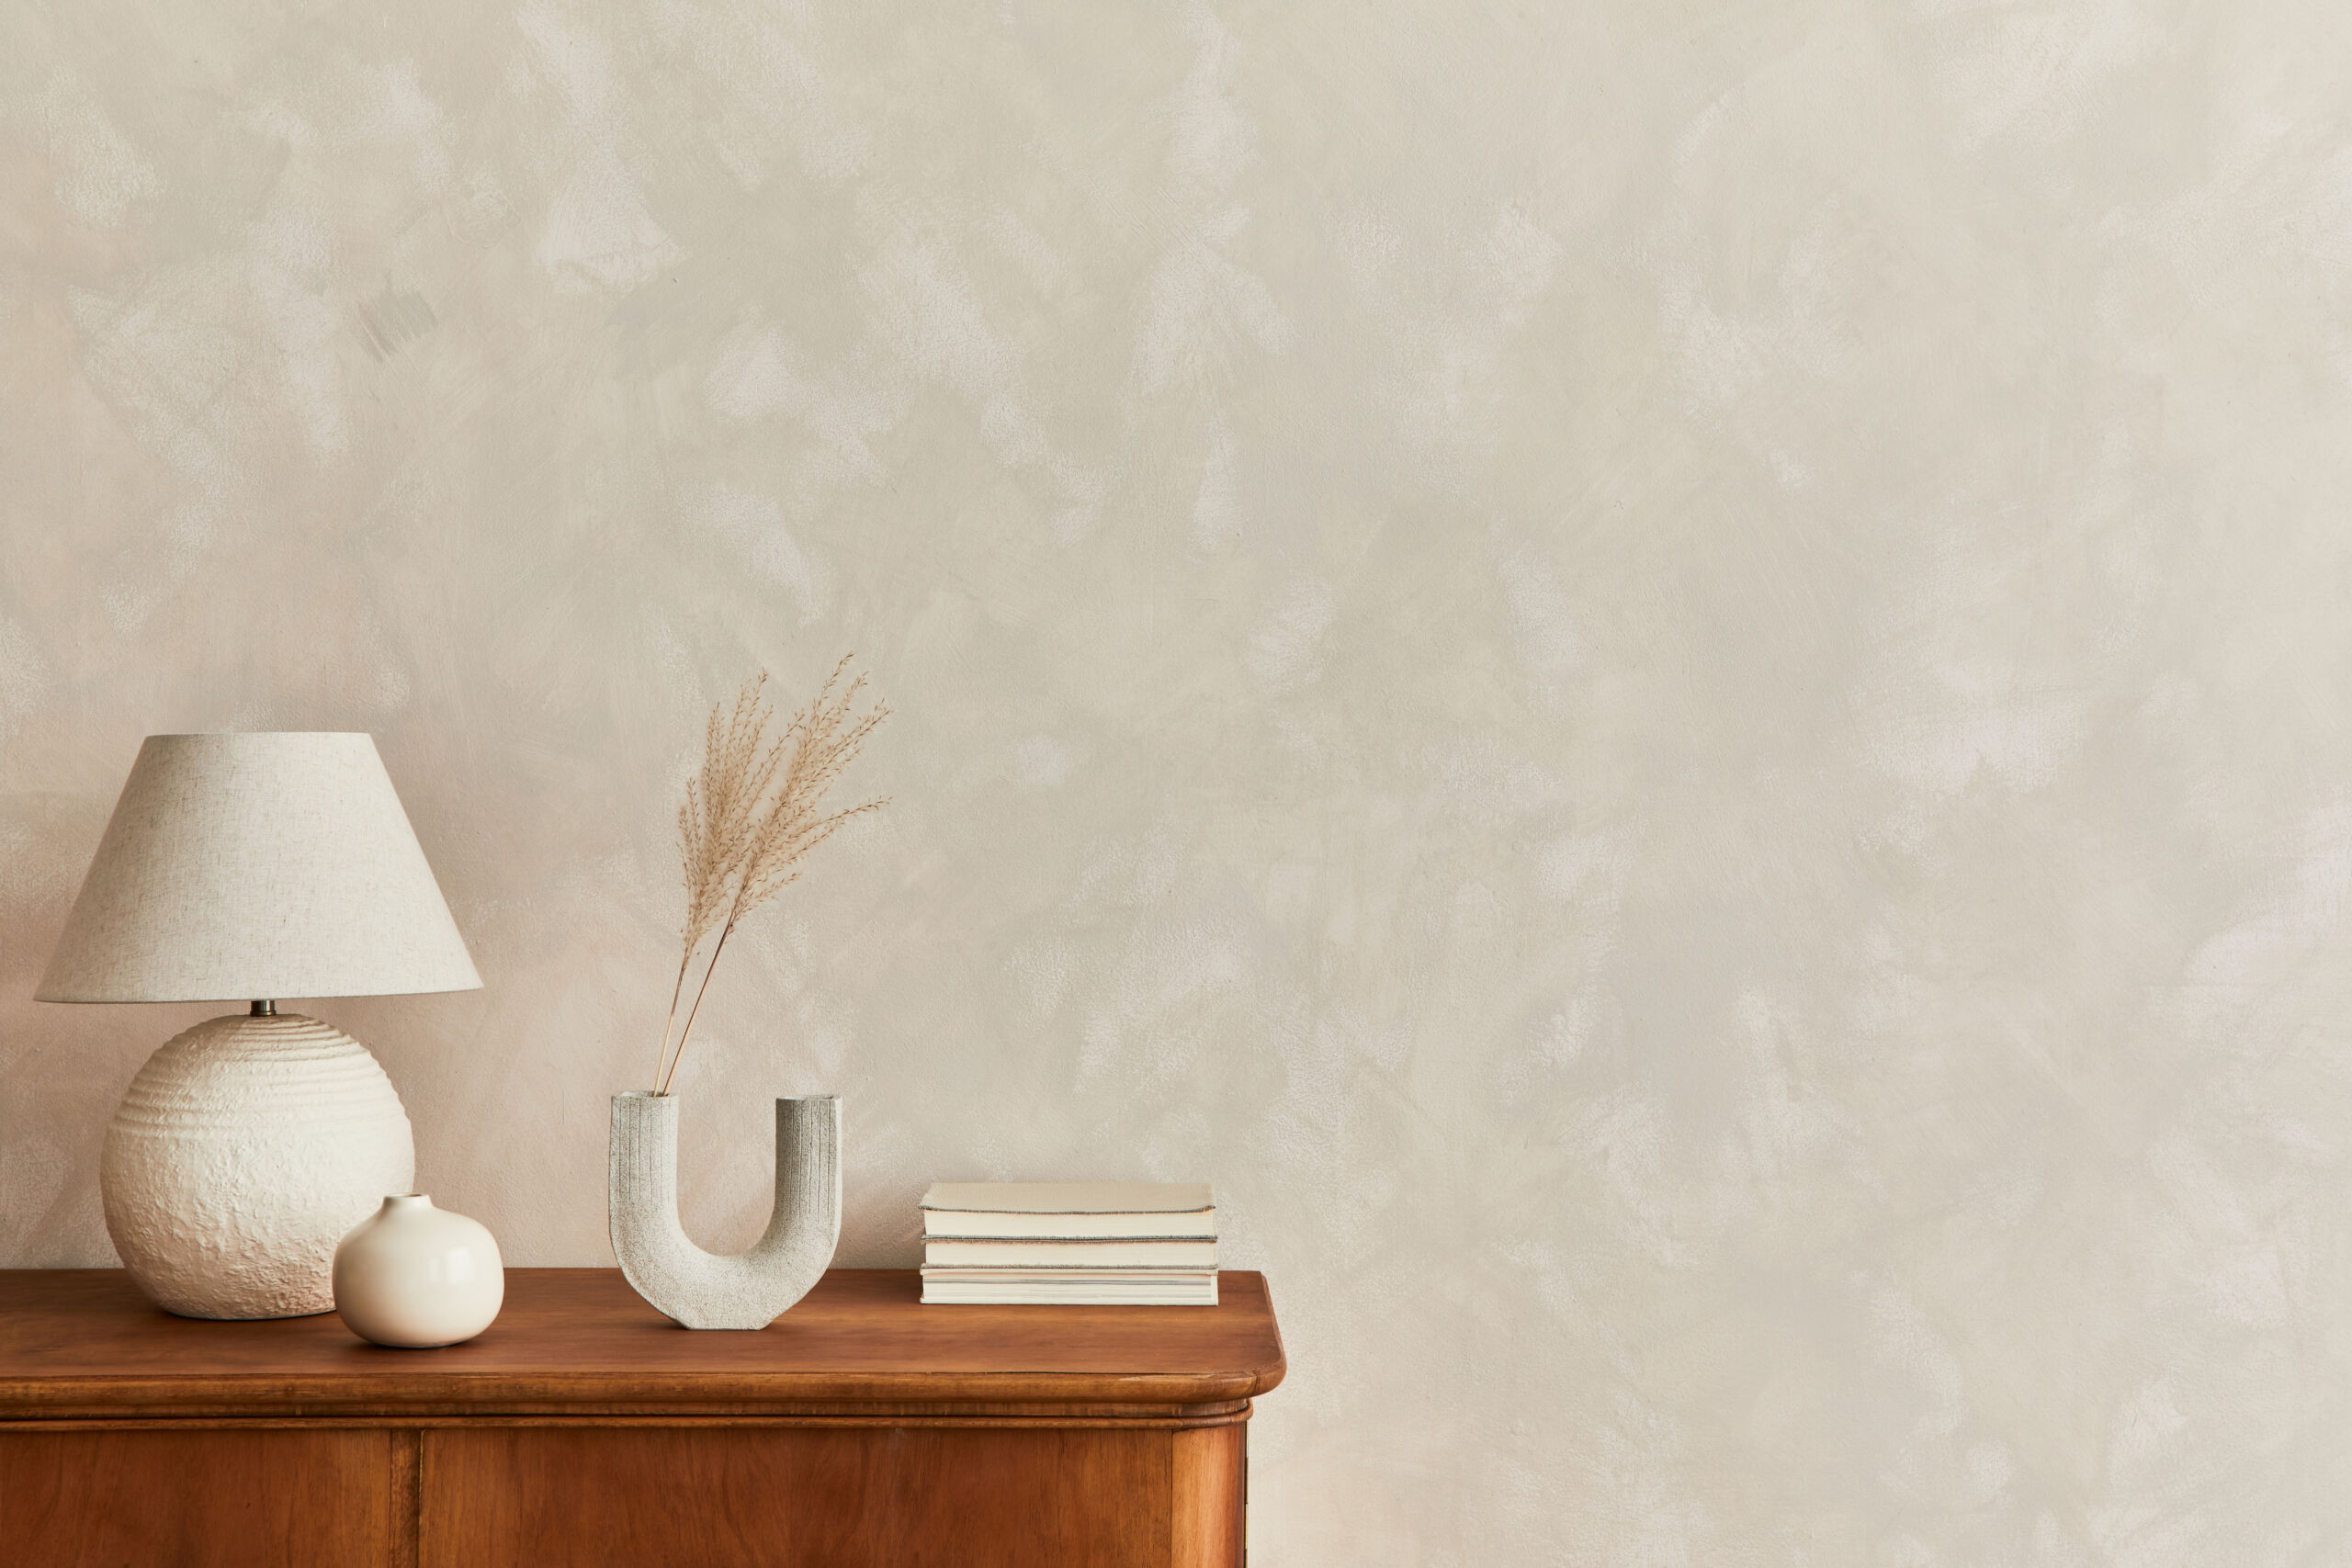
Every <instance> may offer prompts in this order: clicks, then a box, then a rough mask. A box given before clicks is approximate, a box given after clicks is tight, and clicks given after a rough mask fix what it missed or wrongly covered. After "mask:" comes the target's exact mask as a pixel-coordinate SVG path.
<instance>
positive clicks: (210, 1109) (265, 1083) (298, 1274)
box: [98, 1013, 416, 1318]
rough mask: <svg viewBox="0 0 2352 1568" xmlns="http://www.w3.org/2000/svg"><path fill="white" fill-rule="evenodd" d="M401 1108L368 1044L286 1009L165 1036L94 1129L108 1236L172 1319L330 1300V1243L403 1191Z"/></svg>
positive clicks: (406, 1171)
mask: <svg viewBox="0 0 2352 1568" xmlns="http://www.w3.org/2000/svg"><path fill="white" fill-rule="evenodd" d="M415 1174H416V1156H415V1146H414V1144H413V1141H412V1139H411V1135H410V1132H409V1124H408V1114H407V1112H406V1111H402V1110H401V1097H400V1096H399V1094H397V1093H396V1092H394V1090H393V1089H392V1084H391V1080H390V1078H388V1077H385V1076H384V1069H383V1068H381V1067H379V1066H377V1065H376V1058H375V1057H373V1056H371V1055H368V1050H367V1047H365V1046H363V1045H361V1044H360V1043H359V1042H357V1041H356V1040H354V1039H353V1038H351V1036H349V1035H348V1034H345V1033H344V1032H342V1031H341V1030H339V1029H336V1028H334V1027H333V1026H332V1025H329V1024H325V1023H322V1022H320V1021H318V1020H317V1019H315V1018H304V1017H302V1016H301V1015H300V1014H299V1013H284V1014H279V1015H277V1016H276V1017H269V1018H254V1017H246V1016H242V1015H240V1016H232V1017H228V1018H216V1019H212V1020H209V1021H207V1022H204V1023H199V1024H198V1025H197V1026H196V1027H195V1028H194V1029H191V1030H188V1031H187V1032H185V1033H182V1034H179V1035H176V1036H175V1037H174V1038H173V1039H172V1040H171V1041H170V1042H169V1043H166V1044H165V1045H164V1048H163V1049H162V1050H160V1051H157V1052H156V1053H155V1054H154V1055H153V1056H150V1057H149V1058H148V1059H147V1065H146V1066H143V1067H141V1068H140V1069H139V1076H138V1077H135V1078H133V1079H131V1081H130V1092H129V1093H128V1094H126V1095H124V1096H123V1100H122V1104H121V1106H120V1108H119V1109H118V1110H117V1111H115V1114H114V1122H113V1124H112V1125H110V1126H109V1127H108V1128H107V1140H106V1149H105V1152H104V1154H103V1155H102V1156H100V1158H99V1165H98V1185H99V1190H100V1193H101V1195H102V1197H103V1199H104V1201H105V1205H106V1216H107V1235H111V1236H112V1237H113V1238H114V1246H115V1250H116V1251H117V1252H119V1253H120V1254H121V1255H122V1261H123V1263H124V1265H125V1266H126V1267H127V1268H128V1269H130V1276H131V1278H132V1279H133V1280H137V1281H138V1282H139V1285H140V1288H141V1289H142V1290H144V1291H145V1292H147V1293H148V1294H149V1295H150V1296H153V1298H154V1299H155V1301H156V1303H158V1304H159V1305H161V1306H163V1307H164V1309H165V1310H167V1311H170V1312H175V1313H178V1314H181V1315H182V1316H185V1317H228V1318H253V1317H300V1316H303V1315H305V1314H310V1313H319V1312H329V1311H332V1310H333V1309H334V1275H333V1270H334V1249H335V1244H336V1243H337V1242H339V1241H341V1240H342V1239H343V1237H344V1235H345V1233H346V1232H348V1231H349V1230H350V1229H351V1228H352V1227H353V1226H355V1225H356V1224H359V1222H360V1221H362V1220H364V1219H366V1218H367V1217H368V1215H369V1214H371V1213H375V1212H376V1209H377V1206H378V1205H379V1204H380V1203H381V1202H382V1201H384V1199H385V1197H386V1196H387V1195H388V1194H390V1193H394V1192H406V1191H408V1190H410V1188H411V1187H412V1185H413V1182H414V1179H415Z"/></svg>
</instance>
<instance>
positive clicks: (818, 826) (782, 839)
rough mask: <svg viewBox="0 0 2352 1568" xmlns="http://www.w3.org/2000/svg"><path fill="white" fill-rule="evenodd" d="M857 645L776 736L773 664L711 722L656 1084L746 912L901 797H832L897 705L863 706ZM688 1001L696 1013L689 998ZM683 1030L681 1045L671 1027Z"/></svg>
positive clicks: (670, 1068) (695, 795) (685, 836)
mask: <svg viewBox="0 0 2352 1568" xmlns="http://www.w3.org/2000/svg"><path fill="white" fill-rule="evenodd" d="M849 664H850V656H849V655H847V654H844V655H842V660H841V662H840V663H838V664H836V665H834V666H833V672H832V673H831V675H829V676H827V677H826V678H825V684H824V687H823V689H821V690H820V691H819V692H818V694H817V695H816V696H815V698H814V699H812V700H811V701H810V702H809V705H807V706H806V707H803V708H801V709H799V710H798V711H797V712H796V713H795V714H794V715H793V716H792V717H791V718H790V719H789V720H787V721H786V724H785V727H784V730H783V732H782V733H781V734H779V735H778V736H776V737H775V739H773V740H771V739H769V738H768V728H769V726H770V725H771V724H773V723H774V722H775V711H774V709H772V708H771V707H770V706H769V705H768V700H767V680H768V678H767V672H766V671H761V672H760V674H759V675H757V676H756V677H754V678H753V679H752V680H750V681H747V682H744V685H743V689H742V690H741V692H739V693H738V694H736V697H735V704H734V706H733V707H732V708H731V709H730V708H729V706H728V705H726V704H724V703H721V704H719V705H717V706H715V707H713V708H712V709H711V710H710V720H709V722H708V723H707V725H706V726H705V727H704V729H703V754H702V766H701V768H699V769H698V770H696V772H695V776H694V777H693V778H691V779H689V780H687V781H686V803H685V804H684V806H682V807H679V808H678V844H679V849H680V852H681V858H682V859H683V861H684V870H685V881H686V919H685V925H684V938H685V941H684V952H683V953H681V954H680V955H679V958H678V979H677V983H676V984H675V985H674V986H673V987H671V988H670V1014H669V1017H668V1018H667V1019H666V1020H665V1021H663V1023H662V1050H661V1054H660V1055H659V1056H657V1057H656V1058H655V1061H654V1071H653V1092H654V1093H656V1094H667V1093H669V1092H670V1084H671V1082H672V1081H673V1079H674V1078H676V1077H677V1075H678V1060H679V1058H680V1057H683V1056H684V1055H685V1050H686V1037H687V1036H688V1035H689V1034H691V1033H693V1032H694V1027H695V1014H696V1013H698V1012H700V1011H701V1010H702V999H703V997H704V996H705V995H706V994H707V993H708V991H709V990H710V976H711V973H712V971H713V970H715V969H717V968H718V955H719V954H720V953H724V952H725V951H726V950H727V939H728V938H729V937H730V936H732V935H734V934H735V928H736V926H738V925H739V924H741V922H742V919H743V917H744V916H746V915H749V914H750V913H751V912H752V910H754V909H757V908H759V907H760V906H761V905H763V904H764V903H766V902H767V901H768V900H769V899H771V898H773V897H775V896H776V895H777V894H778V893H781V892H783V891H784V890H785V889H786V887H789V886H792V884H794V883H795V882H797V881H799V880H800V872H801V863H802V862H803V861H805V860H806V859H808V857H809V852H810V851H811V850H813V849H815V848H816V847H817V846H818V845H819V844H821V843H823V842H824V841H825V840H827V839H830V838H831V837H832V836H833V834H834V833H835V832H837V831H839V830H840V829H841V826H842V823H844V822H846V821H848V820H849V819H850V818H853V817H859V816H863V815H864V814H865V813H866V812H868V811H879V810H880V809H881V808H882V807H885V806H888V804H889V799H888V796H876V797H875V798H874V799H872V800H865V801H860V802H859V803H858V804H857V805H855V806H851V807H842V808H841V809H839V810H835V811H826V810H824V809H822V807H823V805H824V798H825V794H826V792H827V791H828V790H830V789H831V787H832V786H833V784H834V783H835V782H836V781H838V780H839V779H840V778H841V776H842V771H843V770H844V769H846V768H847V767H848V766H849V765H850V763H851V762H852V761H854V760H855V759H856V756H857V754H858V752H859V751H860V750H862V749H864V747H865V738H866V737H867V736H869V735H871V734H873V733H874V727H875V726H876V725H877V724H880V723H881V722H882V721H883V720H884V719H886V718H888V717H889V716H890V710H889V708H888V705H885V704H883V703H881V702H879V701H876V703H875V705H873V706H872V707H871V708H869V709H867V710H866V711H865V713H864V714H862V715H861V714H857V713H855V712H854V709H855V708H856V706H857V699H858V696H859V694H861V693H862V692H864V691H865V676H863V675H859V676H856V677H854V679H852V680H850V681H849V682H847V683H846V684H844V683H843V682H842V675H843V674H844V673H846V672H847V671H848V669H849ZM713 931H717V932H718V942H715V943H714V944H713V945H712V947H711V950H710V958H709V961H708V962H707V963H706V964H704V965H703V971H702V982H701V984H700V985H698V986H697V987H695V995H694V1000H693V1001H692V1003H691V1004H687V1003H686V998H685V992H686V976H687V974H688V973H689V972H690V971H691V970H692V969H693V967H694V961H695V953H697V952H698V951H700V949H701V947H702V944H703V942H704V941H705V940H706V939H707V938H708V937H709V936H710V934H711V933H712V932H713ZM682 1004H683V1005H685V1007H686V1019H685V1023H684V1026H683V1027H681V1026H680V1025H679V1023H678V1009H679V1007H680V1006H681V1005H682ZM673 1031H674V1032H675V1033H676V1035H677V1045H676V1049H675V1052H674V1053H673V1050H672V1047H671V1043H670V1036H671V1034H672V1032H673Z"/></svg>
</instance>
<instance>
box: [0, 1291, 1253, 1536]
mask: <svg viewBox="0 0 2352 1568" xmlns="http://www.w3.org/2000/svg"><path fill="white" fill-rule="evenodd" d="M1219 1289H1220V1292H1221V1294H1222V1297H1223V1303H1222V1304H1221V1305H1219V1306H1216V1307H1213V1308H1196V1307H942V1306H933V1307H925V1306H922V1305H921V1304H919V1303H918V1301H917V1299H916V1298H917V1293H918V1285H917V1280H916V1276H915V1275H914V1274H912V1273H911V1272H909V1273H890V1272H883V1271H873V1270H855V1269H849V1270H839V1271H836V1272H834V1273H831V1274H829V1275H827V1276H826V1278H825V1280H824V1281H823V1282H822V1283H821V1284H820V1285H819V1286H818V1288H817V1290H816V1291H814V1292H811V1293H810V1294H809V1297H808V1298H807V1299H806V1300H804V1301H803V1302H802V1303H800V1305H798V1306H797V1307H795V1308H794V1309H793V1310H792V1311H791V1312H790V1313H788V1314H786V1315H785V1317H784V1318H782V1319H781V1320H779V1321H778V1322H777V1323H776V1324H775V1325H772V1326H770V1327H768V1328H766V1329H763V1330H760V1331H758V1332H756V1333H716V1332H711V1333H695V1332H690V1331H688V1330H685V1329H681V1328H678V1327H676V1326H675V1325H673V1324H671V1323H670V1322H669V1321H668V1320H667V1319H665V1318H663V1317H662V1316H661V1315H660V1314H657V1313H655V1312H653V1310H652V1309H651V1308H650V1307H648V1306H646V1305H645V1304H644V1303H642V1302H641V1301H639V1299H638V1297H637V1296H636V1294H635V1293H634V1292H631V1291H630V1290H629V1289H628V1285H627V1284H626V1282H624V1281H623V1280H621V1278H620V1276H619V1274H618V1273H617V1272H616V1271H614V1270H609V1269H512V1270H509V1271H508V1275H507V1294H506V1308H505V1310H504V1311H503V1313H502V1314H500V1316H499V1320H498V1322H497V1323H496V1324H495V1325H492V1328H491V1329H490V1331H489V1332H488V1333H486V1334H485V1335H483V1336H482V1337H481V1338H480V1339H478V1340H476V1341H474V1342H473V1343H472V1344H469V1345H463V1346H458V1347H454V1348H447V1349H440V1350H422V1351H402V1350H384V1349H379V1348H375V1347H373V1346H369V1345H367V1344H364V1343H362V1342H361V1341H360V1340H358V1339H357V1338H356V1337H354V1336H352V1335H351V1334H350V1332H349V1331H348V1330H346V1329H345V1328H344V1326H343V1325H342V1324H341V1322H340V1321H339V1320H338V1319H336V1318H334V1316H332V1315H326V1316H320V1317H309V1318H290V1319H279V1320H277V1321H273V1322H264V1323H214V1322H206V1321H200V1320H196V1319H189V1318H177V1317H173V1316H171V1315H169V1314H165V1313H164V1312H161V1311H159V1310H158V1309H156V1308H155V1307H153V1306H152V1305H150V1304H149V1303H147V1302H146V1301H145V1300H144V1299H143V1298H141V1296H140V1295H139V1294H138V1293H137V1292H136V1291H135V1290H133V1288H132V1287H131V1285H130V1281H129V1280H128V1279H127V1278H125V1277H124V1276H123V1275H122V1274H121V1272H120V1271H119V1270H98V1269H82V1270H59V1271H53V1272H40V1271H13V1272H0V1563H6V1565H7V1568H16V1565H17V1564H19V1563H22V1564H26V1565H28V1568H34V1565H47V1564H52V1563H61V1564H89V1565H96V1564H102V1563H103V1564H133V1563H136V1564H145V1563H172V1564H186V1565H189V1568H211V1565H213V1564H229V1563H239V1564H243V1563H261V1564H279V1563H283V1564H288V1565H292V1564H297V1563H301V1564H308V1563H333V1564H336V1565H338V1568H345V1565H349V1568H378V1565H381V1568H435V1565H438V1568H458V1565H463V1568H500V1565H502V1564H524V1563H543V1562H561V1563H565V1564H569V1565H573V1568H595V1565H600V1564H614V1565H620V1564H628V1565H630V1568H636V1565H639V1564H643V1563H659V1562H679V1563H689V1562H690V1563H695V1564H709V1565H714V1568H729V1565H733V1564H747V1565H748V1564H752V1563H759V1564H764V1565H769V1568H814V1565H816V1564H820V1563H822V1564H829V1565H833V1568H908V1565H916V1568H920V1565H922V1564H940V1565H943V1568H944V1565H948V1564H953V1565H956V1568H995V1565H1005V1568H1010V1565H1012V1564H1027V1563H1040V1562H1050V1563H1057V1564H1060V1563H1069V1564H1073V1565H1085V1568H1142V1565H1144V1564H1151V1565H1154V1568H1233V1565H1234V1564H1238V1562H1240V1561H1241V1556H1242V1543H1243V1540H1244V1536H1245V1527H1244V1522H1243V1503H1244V1499H1245V1495H1246V1486H1247V1470H1246V1465H1245V1461H1244V1452H1245V1450H1244V1444H1245V1441H1246V1438H1245V1436H1244V1434H1245V1432H1246V1427H1244V1426H1243V1425H1242V1423H1244V1422H1246V1421H1247V1420H1248V1418H1249V1413H1250V1398H1251V1397H1252V1396H1254V1395H1256V1394H1258V1393H1264V1392H1265V1391H1266V1390H1268V1389H1270V1388H1272V1387H1273V1386H1274V1385H1275V1384H1276V1383H1277V1382H1280V1381H1281V1379H1282V1376H1283V1349H1282V1339H1281V1336H1280V1334H1279V1333H1278V1332H1277V1330H1276V1328H1275V1325H1274V1318H1273V1309H1272V1303H1271V1301H1270V1300H1269V1299H1268V1296H1267V1292H1266V1287H1265V1281H1264V1280H1262V1279H1261V1278H1260V1277H1259V1276H1257V1275H1255V1274H1227V1275H1226V1276H1225V1277H1224V1280H1222V1282H1221V1283H1220V1286H1219Z"/></svg>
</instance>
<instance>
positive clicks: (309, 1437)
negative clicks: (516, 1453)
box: [0, 1427, 406, 1568]
mask: <svg viewBox="0 0 2352 1568" xmlns="http://www.w3.org/2000/svg"><path fill="white" fill-rule="evenodd" d="M392 1443H393V1434H391V1433H389V1432H382V1431H351V1430H345V1431H291V1430H264V1431H253V1430H240V1429H237V1428H233V1427H232V1428H222V1427H211V1428H206V1429H195V1430H188V1429H168V1428H165V1429H158V1428H155V1427H134V1428H126V1429H119V1430H96V1431H90V1430H85V1431H71V1432H44V1431H38V1430H27V1429H26V1428H25V1427H12V1428H10V1429H8V1430H6V1431H0V1562H6V1563H8V1564H10V1565H11V1568H35V1565H39V1568H51V1565H52V1564H55V1565H59V1568H64V1565H75V1568H79V1565H83V1564H87V1565H89V1568H98V1565H99V1564H105V1565H106V1568H116V1565H118V1564H123V1563H138V1564H141V1568H214V1565H215V1564H219V1565H220V1568H280V1565H282V1568H315V1565H317V1564H321V1563H334V1564H338V1565H340V1564H345V1563H349V1564H353V1565H355V1568H377V1565H379V1564H382V1565H385V1568H390V1565H391V1564H393V1563H394V1562H397V1561H398V1559H397V1557H396V1556H395V1551H396V1546H395V1541H396V1540H399V1539H400V1538H401V1537H404V1536H405V1533H406V1532H405V1531H404V1530H401V1529H396V1523H399V1524H404V1523H405V1521H397V1522H396V1521H395V1519H394V1517H393V1515H394V1508H393V1464H392Z"/></svg>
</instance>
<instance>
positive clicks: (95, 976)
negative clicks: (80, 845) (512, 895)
mask: <svg viewBox="0 0 2352 1568" xmlns="http://www.w3.org/2000/svg"><path fill="white" fill-rule="evenodd" d="M480 986H481V976H480V975H478V974H476V973H475V971H474V965H473V960H472V959H471V958H470V957H469V956H468V955H467V953H466V944H465V942H464V939H462V938H461V937H459V936H458V928H457V925H456V923H455V922H454V921H452V920H451V919H450V918H449V907H448V905H447V904H446V903H444V902H443V901H442V897H441V889H440V887H439V886H438V885H437V884H435V881H434V880H433V870H432V868H431V867H430V866H428V865H426V864H425V862H424V851H423V850H422V849H420V848H419V847H418V845H417V842H416V834H415V832H414V831H413V829H411V828H410V827H409V821H408V814H407V813H406V812H404V811H402V810H401V802H400V796H399V795H395V794H394V793H393V791H392V781H391V779H390V777H388V776H387V775H386V773H385V772H384V764H383V761H382V760H381V759H380V758H379V757H378V756H377V754H376V742H375V740H374V739H373V738H372V737H370V736H368V735H365V734H351V735H338V734H314V735H295V734H250V735H151V736H149V737H148V738H147V741H146V744H144V745H142V746H141V748H140V749H139V760H138V761H136V762H134V763H132V764H131V769H130V779H129V781H128V782H126V783H125V784H123V786H122V796H121V798H120V799H119V800H118V801H117V802H116V803H115V808H114V817H113V818H112V820H110V821H109V822H107V830H106V837H105V838H104V839H103V840H100V841H99V844H98V852H97V855H96V858H95V859H93V860H92V861H91V863H90V872H89V875H88V876H87V877H86V878H85V879H84V881H83V883H82V892H81V896H80V897H77V898H76V899H75V900H74V910H73V913H72V914H70V915H68V916H67V917H66V920H65V930H64V932H63V934H62V936H61V937H60V938H59V940H58V944H57V952H56V954H55V955H54V956H53V957H52V958H51V960H50V964H49V970H48V973H46V974H45V975H43V976H41V982H40V990H39V991H38V992H36V993H35V994H36V995H37V996H38V997H39V998H40V1000H42V1001H51V1002H184V1001H235V1000H251V999H254V998H279V997H360V996H388V995H391V994H394V993H397V992H409V991H466V990H473V989H475V988H477V987H480Z"/></svg>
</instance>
